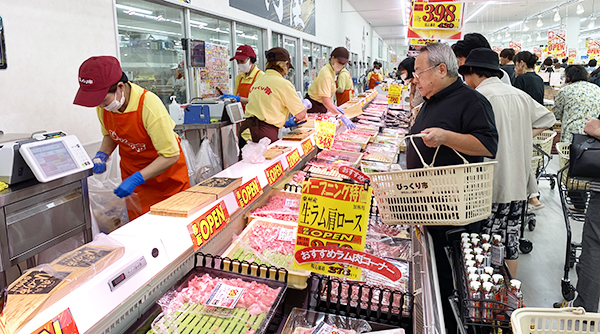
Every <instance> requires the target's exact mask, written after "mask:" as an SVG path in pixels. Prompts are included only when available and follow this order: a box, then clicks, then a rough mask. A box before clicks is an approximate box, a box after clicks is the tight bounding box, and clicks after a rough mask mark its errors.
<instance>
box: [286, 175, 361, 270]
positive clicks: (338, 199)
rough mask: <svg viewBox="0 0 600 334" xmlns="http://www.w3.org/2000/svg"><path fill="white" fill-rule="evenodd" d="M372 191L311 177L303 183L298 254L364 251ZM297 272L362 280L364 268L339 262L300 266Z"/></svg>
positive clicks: (295, 264)
mask: <svg viewBox="0 0 600 334" xmlns="http://www.w3.org/2000/svg"><path fill="white" fill-rule="evenodd" d="M371 194H372V189H371V188H370V187H369V188H368V189H365V186H364V185H357V184H348V183H343V182H336V181H328V180H322V179H315V178H311V179H308V181H304V182H303V183H302V197H301V199H300V213H299V219H298V232H297V236H296V246H295V248H294V250H295V252H296V253H298V252H299V251H301V250H303V249H305V248H308V247H341V248H348V249H354V250H356V251H364V249H365V238H366V236H367V224H368V220H369V210H370V207H371ZM294 268H295V269H301V270H310V271H313V272H316V273H319V274H325V275H332V276H340V277H347V278H349V279H354V280H358V279H360V277H361V272H362V271H361V268H360V267H355V266H351V267H346V266H344V264H339V263H320V262H310V263H308V262H307V263H302V264H301V263H298V262H294Z"/></svg>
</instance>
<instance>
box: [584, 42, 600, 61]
mask: <svg viewBox="0 0 600 334" xmlns="http://www.w3.org/2000/svg"><path fill="white" fill-rule="evenodd" d="M585 44H586V46H587V55H588V57H590V58H593V57H598V55H600V41H599V40H596V39H593V38H588V39H587V40H586V42H585Z"/></svg>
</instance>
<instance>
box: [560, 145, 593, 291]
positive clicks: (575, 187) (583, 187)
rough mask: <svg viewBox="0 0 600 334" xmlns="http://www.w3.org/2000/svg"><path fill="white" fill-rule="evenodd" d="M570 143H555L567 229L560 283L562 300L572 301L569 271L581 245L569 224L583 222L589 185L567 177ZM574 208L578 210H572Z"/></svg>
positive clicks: (585, 181)
mask: <svg viewBox="0 0 600 334" xmlns="http://www.w3.org/2000/svg"><path fill="white" fill-rule="evenodd" d="M570 146H571V144H570V143H563V142H559V143H556V150H557V151H558V157H559V160H558V165H559V166H558V167H559V168H558V176H557V180H558V192H559V194H560V201H561V207H562V211H563V217H564V220H565V226H566V229H567V247H566V256H565V267H564V277H563V278H562V282H561V291H562V295H563V298H564V299H566V300H573V299H574V298H575V287H573V285H572V284H571V280H570V279H569V271H570V270H571V268H573V266H575V263H576V262H577V259H578V254H580V252H581V244H580V243H576V242H573V241H572V240H571V238H572V232H571V222H570V220H571V219H573V220H575V221H580V222H583V221H585V212H586V211H587V205H588V199H589V196H588V195H589V192H590V184H589V181H587V180H581V179H577V178H572V177H569V147H570ZM575 208H578V209H576V210H574V209H575Z"/></svg>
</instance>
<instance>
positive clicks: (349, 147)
mask: <svg viewBox="0 0 600 334" xmlns="http://www.w3.org/2000/svg"><path fill="white" fill-rule="evenodd" d="M331 148H332V149H334V150H340V151H347V152H360V150H361V149H362V145H361V144H360V143H353V142H349V141H343V140H334V141H333V146H332V147H331Z"/></svg>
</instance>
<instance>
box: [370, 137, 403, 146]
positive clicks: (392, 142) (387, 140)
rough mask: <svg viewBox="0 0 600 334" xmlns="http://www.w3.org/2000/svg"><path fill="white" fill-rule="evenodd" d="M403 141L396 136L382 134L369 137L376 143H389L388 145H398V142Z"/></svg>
mask: <svg viewBox="0 0 600 334" xmlns="http://www.w3.org/2000/svg"><path fill="white" fill-rule="evenodd" d="M402 141H403V138H398V137H396V136H387V135H386V136H384V135H379V136H377V137H373V138H372V139H371V142H372V143H377V144H390V145H398V144H399V143H400V142H402Z"/></svg>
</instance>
